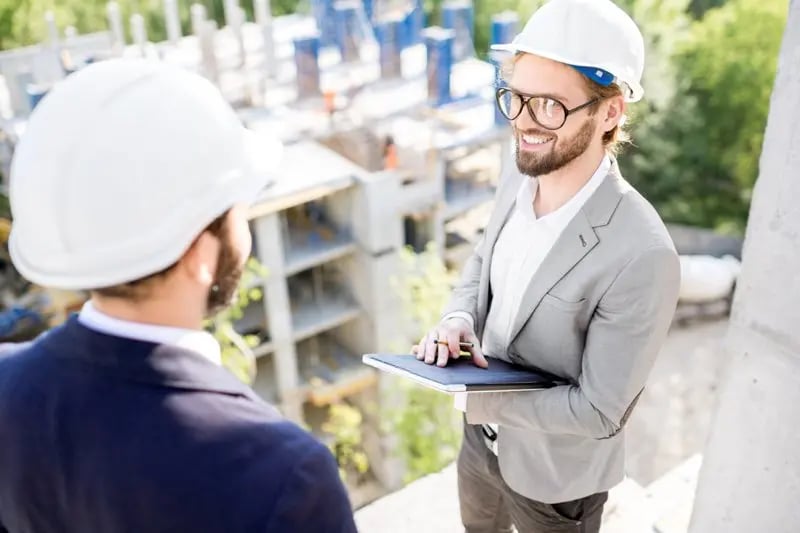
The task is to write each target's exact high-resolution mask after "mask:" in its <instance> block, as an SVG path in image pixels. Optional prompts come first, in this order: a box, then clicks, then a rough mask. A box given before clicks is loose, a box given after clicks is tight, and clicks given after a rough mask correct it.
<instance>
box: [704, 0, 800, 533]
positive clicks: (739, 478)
mask: <svg viewBox="0 0 800 533" xmlns="http://www.w3.org/2000/svg"><path fill="white" fill-rule="evenodd" d="M799 60H800V2H798V1H796V0H794V1H792V2H791V3H790V12H789V18H788V21H787V24H786V33H785V34H784V40H783V46H782V48H781V54H780V59H779V64H778V75H777V78H776V80H775V87H774V89H773V93H772V100H771V103H770V113H769V120H768V123H767V131H766V136H765V138H764V147H763V152H762V154H761V165H760V175H759V179H758V182H757V183H756V187H755V191H754V195H753V203H752V206H751V210H750V219H749V222H748V226H747V235H746V238H745V245H744V261H743V265H742V273H741V277H740V279H739V283H738V285H737V290H736V296H735V300H734V306H733V312H732V318H731V328H730V331H729V334H728V346H729V350H730V354H731V360H730V363H729V367H728V368H727V373H726V375H725V377H724V379H723V384H722V389H721V391H720V399H719V404H718V408H717V413H716V418H715V420H714V424H713V427H712V431H711V435H710V437H709V441H708V443H707V446H706V451H705V455H704V460H703V467H702V470H701V472H700V480H699V485H698V490H697V495H696V500H695V505H694V514H693V516H692V522H691V526H690V531H691V532H692V533H709V532H717V531H720V532H725V533H751V532H753V531H764V532H767V531H769V532H770V533H790V532H795V531H798V527H800V526H798V524H800V506H799V505H798V502H799V501H800V445H798V444H799V443H800V423H798V421H800V328H798V325H800V305H798V300H797V298H798V295H800V277H798V272H800V210H799V209H798V208H797V199H798V198H800V180H798V179H797V169H798V167H800V144H798V142H797V140H798V139H800V71H798V70H797V64H798V61H799Z"/></svg>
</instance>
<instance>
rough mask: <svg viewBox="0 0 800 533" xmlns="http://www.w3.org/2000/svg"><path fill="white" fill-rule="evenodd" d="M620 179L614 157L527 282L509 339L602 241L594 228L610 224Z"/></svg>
mask: <svg viewBox="0 0 800 533" xmlns="http://www.w3.org/2000/svg"><path fill="white" fill-rule="evenodd" d="M621 183H623V182H622V179H621V178H620V176H619V169H618V167H617V164H616V161H612V166H611V170H610V171H609V173H608V175H607V176H606V178H605V179H604V180H603V183H602V184H600V186H599V187H598V189H597V190H596V191H595V192H594V194H592V196H591V197H590V198H589V199H588V200H587V201H586V204H585V205H584V206H583V208H582V209H581V210H580V211H578V213H577V214H576V215H575V217H574V218H573V219H572V220H571V221H570V223H569V224H568V225H567V227H566V228H565V229H564V231H563V232H562V233H561V235H560V236H559V238H558V239H557V240H556V243H555V244H554V245H553V248H552V250H550V253H549V254H547V257H545V259H544V261H543V262H542V264H541V266H540V267H539V269H538V270H537V271H536V274H534V276H533V278H532V279H531V281H530V283H529V284H528V287H527V288H526V290H525V293H524V294H523V296H522V300H521V301H520V307H519V310H518V311H517V314H516V316H515V319H514V323H513V325H512V328H511V336H510V337H509V343H511V342H513V341H514V340H515V339H516V337H517V335H519V333H520V331H521V330H522V327H523V326H524V325H525V323H526V322H527V321H528V319H529V318H530V316H531V315H532V314H533V313H534V311H536V308H537V307H538V306H539V303H540V302H541V301H542V298H543V297H544V295H545V294H547V292H549V291H550V289H552V288H553V287H554V286H555V285H556V283H558V282H559V281H561V279H562V278H563V277H564V276H566V275H567V274H568V273H569V272H570V271H571V270H572V269H573V268H574V267H575V265H577V264H578V263H579V262H580V261H581V260H582V259H583V258H584V257H586V255H587V254H588V253H589V252H590V251H592V249H593V248H594V247H595V246H597V244H598V243H599V242H600V240H599V238H598V236H597V233H596V232H595V228H597V227H600V226H604V225H606V224H608V222H609V220H610V219H611V215H613V213H614V211H615V210H616V208H617V205H618V204H619V201H620V199H621V198H622V187H621Z"/></svg>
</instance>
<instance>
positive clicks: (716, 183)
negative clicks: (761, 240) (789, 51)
mask: <svg viewBox="0 0 800 533" xmlns="http://www.w3.org/2000/svg"><path fill="white" fill-rule="evenodd" d="M786 13H787V3H786V1H785V0H730V1H729V2H728V3H726V4H725V5H724V6H722V7H719V8H714V9H711V10H709V11H708V12H707V13H706V15H705V16H704V17H703V19H701V20H699V21H697V22H695V23H693V25H692V27H691V35H690V36H689V37H688V38H687V39H686V40H685V42H683V43H682V44H681V46H680V47H679V50H678V52H677V53H676V54H675V57H674V61H675V69H676V70H675V72H676V74H677V81H678V89H677V91H676V92H675V94H674V95H673V97H672V98H671V102H670V104H669V112H668V114H667V115H666V116H665V119H664V120H663V121H661V122H660V123H658V124H656V125H655V126H654V127H653V128H652V129H650V130H649V131H648V132H647V137H646V138H644V139H640V140H641V146H640V147H639V149H638V150H636V151H635V152H634V154H633V158H632V166H633V167H634V168H633V171H631V172H628V173H627V175H628V176H629V178H630V179H631V181H632V182H633V183H634V185H636V186H637V187H638V188H639V189H640V190H642V192H643V193H644V194H645V195H646V196H648V197H649V198H650V199H651V200H652V201H653V202H654V203H655V204H656V207H657V208H658V209H659V210H660V211H661V213H662V215H663V216H664V217H665V218H666V219H667V220H670V221H674V222H684V223H688V224H693V225H698V226H704V227H711V228H716V229H718V230H722V231H727V232H734V233H740V232H741V231H742V230H743V228H744V226H745V223H746V219H747V213H748V208H749V202H750V195H751V192H752V188H753V184H754V182H755V179H756V176H757V173H758V158H759V155H760V152H761V144H762V140H763V132H764V127H765V125H766V118H767V109H768V105H769V96H770V91H771V87H772V82H773V79H774V77H775V72H776V57H777V55H778V48H779V46H780V37H781V33H782V30H783V27H784V25H785V23H786Z"/></svg>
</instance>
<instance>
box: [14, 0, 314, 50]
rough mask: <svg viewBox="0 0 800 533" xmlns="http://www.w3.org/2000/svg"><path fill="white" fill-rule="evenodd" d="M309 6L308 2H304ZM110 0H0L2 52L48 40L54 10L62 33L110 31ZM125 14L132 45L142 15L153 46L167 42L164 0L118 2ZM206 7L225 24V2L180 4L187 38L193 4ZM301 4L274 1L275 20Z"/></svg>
mask: <svg viewBox="0 0 800 533" xmlns="http://www.w3.org/2000/svg"><path fill="white" fill-rule="evenodd" d="M305 1H306V2H307V0H305ZM107 3H108V0H0V50H7V49H10V48H15V47H18V46H25V45H30V44H36V43H38V42H42V41H43V40H44V39H45V38H46V28H45V22H44V14H45V12H46V11H48V10H52V11H53V13H54V14H55V17H56V23H57V24H58V27H59V28H60V29H61V30H62V32H63V29H64V28H65V27H67V26H75V28H76V29H77V30H78V32H79V33H89V32H95V31H102V30H105V29H107V28H108V21H107V18H106V5H107ZM117 3H118V4H119V6H120V11H121V13H122V21H123V27H124V29H125V32H126V34H127V39H128V40H129V41H130V38H131V36H130V23H129V21H130V17H131V15H132V14H134V13H140V14H141V15H142V16H143V17H144V18H145V21H146V24H147V35H148V38H149V39H150V40H151V41H153V42H158V41H163V40H164V39H165V38H166V28H165V22H164V2H163V0H117ZM195 3H196V4H202V5H204V6H205V7H206V11H207V13H208V16H209V18H211V19H213V20H216V21H217V23H218V24H219V25H220V27H221V26H223V25H224V23H225V16H224V13H225V12H224V8H223V4H224V0H194V1H191V0H178V9H179V12H180V16H181V26H182V27H183V31H184V34H186V33H188V32H189V31H190V29H191V19H190V14H189V13H190V7H191V5H192V4H195ZM240 3H241V5H242V7H243V8H244V10H245V12H246V14H247V17H248V20H253V2H251V1H242V2H240ZM299 3H300V2H299V0H272V1H271V2H270V4H271V7H272V12H273V14H274V15H275V16H279V15H285V14H287V13H292V12H294V11H295V9H297V8H298V4H299Z"/></svg>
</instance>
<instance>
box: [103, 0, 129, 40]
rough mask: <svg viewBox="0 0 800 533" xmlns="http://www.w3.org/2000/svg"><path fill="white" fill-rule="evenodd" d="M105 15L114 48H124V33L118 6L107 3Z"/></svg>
mask: <svg viewBox="0 0 800 533" xmlns="http://www.w3.org/2000/svg"><path fill="white" fill-rule="evenodd" d="M106 14H107V15H108V27H109V28H110V29H111V35H112V38H113V40H114V46H117V47H122V46H125V32H124V31H123V29H122V14H121V13H120V11H119V4H117V3H116V2H109V3H108V5H107V6H106Z"/></svg>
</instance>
